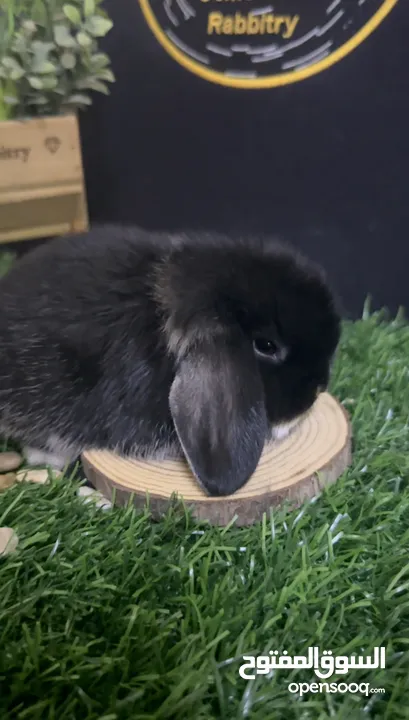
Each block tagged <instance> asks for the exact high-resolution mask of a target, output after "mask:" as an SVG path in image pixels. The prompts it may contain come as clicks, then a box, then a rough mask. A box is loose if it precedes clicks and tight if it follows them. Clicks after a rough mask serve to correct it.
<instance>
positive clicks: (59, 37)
mask: <svg viewBox="0 0 409 720" xmlns="http://www.w3.org/2000/svg"><path fill="white" fill-rule="evenodd" d="M54 39H55V42H56V43H57V45H59V46H60V47H63V48H72V47H75V40H74V38H73V37H72V36H71V34H70V31H69V29H68V27H67V26H66V25H63V24H60V25H54Z"/></svg>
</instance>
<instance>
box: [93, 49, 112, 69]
mask: <svg viewBox="0 0 409 720" xmlns="http://www.w3.org/2000/svg"><path fill="white" fill-rule="evenodd" d="M109 63H110V59H109V57H108V55H106V54H105V53H95V55H92V56H91V65H92V67H93V69H94V70H100V69H102V68H105V67H107V65H109Z"/></svg>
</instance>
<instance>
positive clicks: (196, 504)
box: [82, 393, 351, 525]
mask: <svg viewBox="0 0 409 720" xmlns="http://www.w3.org/2000/svg"><path fill="white" fill-rule="evenodd" d="M350 459H351V432H350V424H349V421H348V417H347V415H346V412H345V411H344V409H343V408H342V407H341V406H340V405H339V404H338V402H337V401H336V400H335V399H334V398H333V397H332V396H331V395H329V394H327V393H323V394H322V395H320V397H319V398H318V400H317V402H316V403H315V405H314V407H313V409H312V410H311V411H310V412H309V413H308V414H307V416H306V417H305V418H304V419H303V421H302V422H301V423H299V424H298V425H297V426H296V427H295V428H294V430H293V431H292V433H291V435H289V436H288V437H287V438H286V439H285V440H282V441H280V442H274V443H272V444H269V445H268V446H266V448H265V449H264V452H263V454H262V456H261V459H260V462H259V464H258V467H257V469H256V471H255V472H254V474H253V475H252V477H251V478H250V480H249V481H248V482H247V484H246V485H245V486H244V487H242V488H241V489H240V490H238V492H236V493H235V494H234V495H229V496H228V497H224V498H214V497H208V496H206V495H205V493H204V492H203V490H202V489H201V488H200V487H199V485H198V484H197V482H196V481H195V479H194V478H193V476H192V473H191V472H190V469H189V467H188V466H187V464H186V463H184V462H183V461H182V460H180V461H164V462H152V461H149V462H148V461H140V460H131V459H129V458H123V457H120V456H118V455H115V454H113V453H110V452H106V451H94V450H93V451H88V452H86V453H84V455H83V458H82V460H83V465H84V470H85V473H86V476H87V477H88V479H89V480H90V482H91V483H92V484H93V485H94V487H96V488H97V489H98V490H100V491H101V492H102V493H103V495H105V496H106V497H107V498H109V499H111V498H112V491H113V489H115V501H116V502H117V503H118V504H124V503H126V502H128V501H129V497H130V496H131V495H132V494H133V500H134V503H135V504H136V505H137V506H138V507H143V506H144V505H145V504H146V500H147V494H148V496H149V507H150V509H151V511H152V514H153V516H154V517H155V518H159V517H160V516H161V514H162V513H164V512H166V509H167V507H168V506H169V502H170V500H171V495H172V493H177V494H178V495H179V496H181V497H182V498H183V499H184V501H185V503H186V505H188V506H189V507H190V508H191V509H192V512H193V515H194V516H195V517H196V518H197V519H198V520H208V521H210V522H211V523H213V524H215V525H226V524H227V523H229V522H230V521H231V520H232V518H233V517H234V516H235V515H237V520H236V524H237V525H250V524H251V523H253V522H255V521H257V520H260V519H261V517H262V515H263V513H264V512H268V511H269V509H270V507H271V506H278V505H281V504H282V503H283V502H285V501H290V503H291V504H292V505H294V506H299V505H300V504H301V503H303V502H304V501H305V500H306V499H308V498H311V497H313V496H315V495H316V494H317V493H319V492H320V490H321V489H322V488H323V487H324V486H325V485H328V484H330V483H332V482H334V481H335V480H336V479H337V478H338V477H339V475H341V474H342V473H343V472H344V470H345V469H346V468H347V467H348V465H349V463H350Z"/></svg>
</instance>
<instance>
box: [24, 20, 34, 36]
mask: <svg viewBox="0 0 409 720" xmlns="http://www.w3.org/2000/svg"><path fill="white" fill-rule="evenodd" d="M21 27H22V28H23V31H24V33H25V34H26V35H34V33H35V31H36V30H37V25H36V24H35V22H34V21H33V20H24V21H23V22H22V23H21Z"/></svg>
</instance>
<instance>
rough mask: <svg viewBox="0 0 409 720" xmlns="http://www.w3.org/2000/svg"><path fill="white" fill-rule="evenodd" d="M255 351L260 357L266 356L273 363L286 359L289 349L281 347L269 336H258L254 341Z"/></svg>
mask: <svg viewBox="0 0 409 720" xmlns="http://www.w3.org/2000/svg"><path fill="white" fill-rule="evenodd" d="M253 344H254V351H255V353H256V355H258V356H259V357H262V358H265V359H266V360H269V361H270V362H273V363H276V364H278V363H281V362H283V360H285V358H286V355H287V351H286V349H285V348H283V347H280V346H279V345H278V344H277V343H276V342H275V341H274V340H270V339H269V338H264V337H257V338H255V339H254V341H253Z"/></svg>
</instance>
